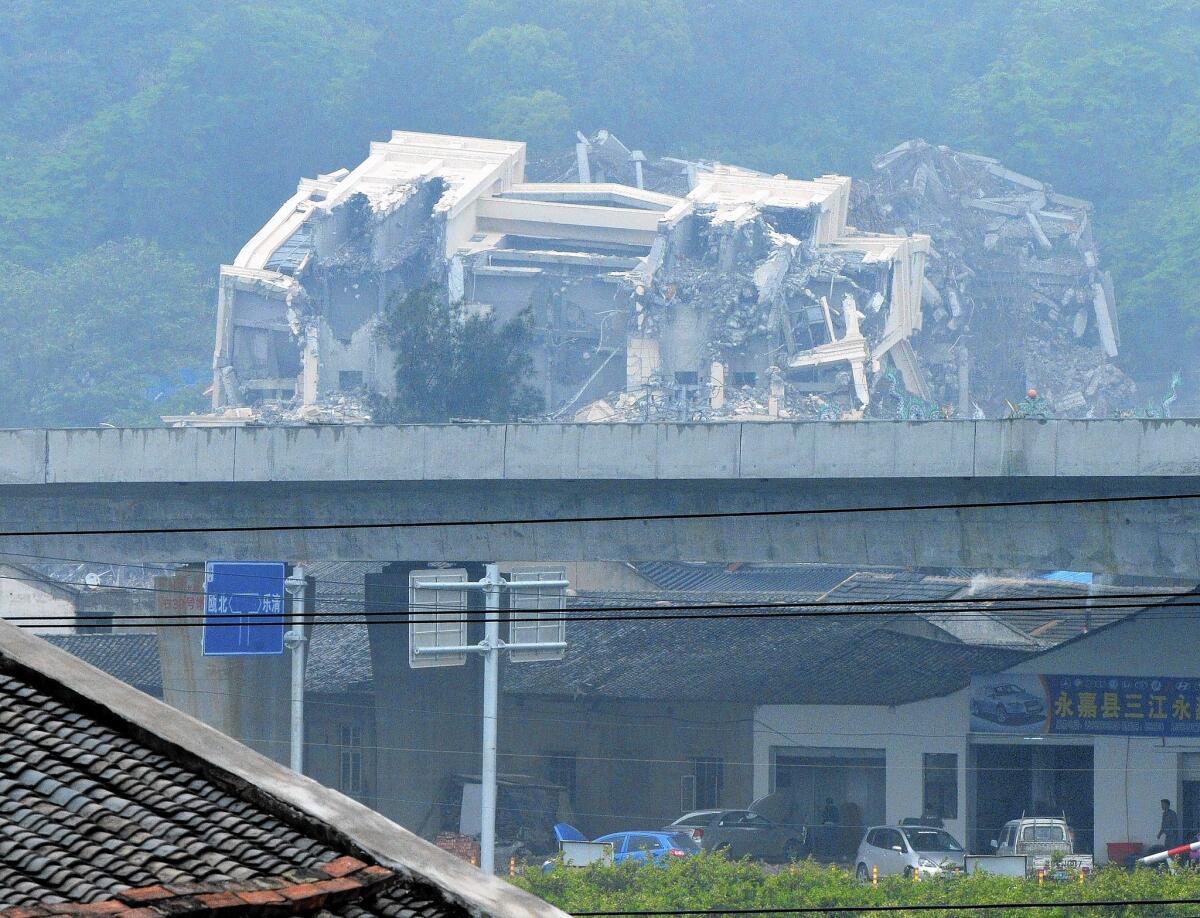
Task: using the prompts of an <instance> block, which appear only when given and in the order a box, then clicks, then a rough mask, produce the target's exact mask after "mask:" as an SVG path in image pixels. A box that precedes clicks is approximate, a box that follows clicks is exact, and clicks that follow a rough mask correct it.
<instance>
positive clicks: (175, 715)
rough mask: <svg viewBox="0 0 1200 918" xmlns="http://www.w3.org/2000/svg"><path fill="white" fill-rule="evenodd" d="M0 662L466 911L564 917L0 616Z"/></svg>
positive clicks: (235, 790)
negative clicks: (432, 891)
mask: <svg viewBox="0 0 1200 918" xmlns="http://www.w3.org/2000/svg"><path fill="white" fill-rule="evenodd" d="M0 664H2V665H3V666H4V667H6V668H10V669H12V670H16V671H18V672H20V673H21V674H22V676H23V677H25V678H28V679H30V680H31V681H34V682H37V683H38V684H40V685H41V686H42V687H43V688H44V689H45V690H46V691H47V692H49V693H52V694H56V695H58V696H60V697H63V696H70V700H71V702H72V704H73V705H77V706H80V707H86V708H89V709H92V710H93V711H95V712H96V713H97V714H98V715H99V716H100V717H101V718H102V719H103V720H105V721H107V722H109V723H111V724H114V725H119V728H120V729H122V730H124V731H126V732H129V733H131V734H133V735H135V736H136V737H137V738H138V741H139V742H142V743H144V744H145V745H146V746H148V747H151V748H154V749H156V750H157V751H159V752H160V753H162V754H164V755H167V756H168V757H170V758H172V759H174V760H176V761H179V762H180V763H181V764H184V765H185V766H187V767H190V768H193V769H196V770H198V771H200V772H202V773H203V774H205V775H207V776H208V777H209V778H210V779H212V780H215V781H219V782H220V783H223V784H225V785H227V786H228V787H229V788H230V789H231V790H233V791H234V792H235V793H237V794H239V795H240V796H243V797H246V798H248V799H252V800H254V802H255V803H257V804H258V805H260V806H262V807H263V808H264V809H267V810H269V811H271V812H273V813H275V815H277V816H279V817H280V818H282V819H284V820H285V821H287V822H290V823H292V824H300V825H302V826H303V827H304V828H305V829H306V830H307V831H309V832H311V833H313V834H314V835H316V836H318V837H321V838H322V839H327V840H329V841H332V842H333V843H334V844H336V845H337V846H338V847H341V848H343V849H347V850H349V851H351V852H352V853H354V854H365V855H366V856H368V857H370V858H372V859H374V860H376V861H377V862H379V863H381V864H384V865H386V866H388V867H391V868H392V869H394V870H396V871H397V872H398V873H400V874H401V875H402V876H404V877H405V878H407V879H410V880H412V881H414V882H417V883H420V884H423V885H427V886H431V887H434V888H436V889H437V890H438V891H439V892H440V893H441V894H442V895H443V896H444V897H445V898H446V899H447V900H448V901H452V902H455V903H457V904H460V905H462V906H463V907H464V908H466V909H467V910H468V911H469V912H471V913H472V914H475V915H479V916H484V915H488V916H490V915H497V916H499V915H504V916H508V915H513V916H524V918H535V916H546V918H566V915H565V913H564V912H562V911H560V910H559V909H557V908H554V907H553V906H551V905H549V904H547V903H545V902H543V901H542V900H541V899H538V898H537V897H536V896H533V895H531V894H529V893H526V892H524V891H523V890H520V889H517V888H516V887H515V886H512V885H511V884H509V883H506V882H505V881H503V880H501V879H499V878H497V877H489V876H486V875H485V874H482V873H480V871H478V870H477V869H475V868H474V867H472V866H471V865H469V864H467V863H466V862H465V861H462V860H459V859H458V858H456V857H454V856H453V855H450V854H447V853H446V852H443V851H440V850H438V849H436V848H434V847H433V846H432V845H430V844H429V843H428V842H425V841H423V840H422V839H420V838H418V837H417V836H415V835H413V834H412V833H410V832H408V830H406V829H403V828H401V827H400V826H398V825H396V824H395V823H393V822H391V821H390V820H388V819H386V818H385V817H384V816H382V815H380V814H379V813H376V812H375V811H374V810H371V809H368V808H367V807H366V806H364V805H362V804H361V803H358V802H357V801H354V800H351V799H350V798H349V797H346V796H344V795H342V794H340V793H338V792H337V791H333V790H331V789H329V788H326V787H324V786H323V785H321V784H319V783H317V782H316V781H313V780H312V779H311V778H306V777H304V776H303V775H297V774H296V773H295V772H293V771H291V770H290V769H288V768H285V767H284V766H282V765H280V764H279V763H277V762H275V761H273V760H271V759H269V758H267V757H266V756H264V755H261V754H260V753H258V752H255V751H254V750H252V749H249V748H248V747H246V746H244V745H242V744H241V743H239V742H237V741H236V740H234V739H232V738H230V737H228V736H226V735H225V734H223V733H221V732H220V731H218V730H215V729H214V728H212V727H210V726H208V725H207V724H204V723H202V722H200V721H198V720H196V719H195V718H192V717H189V716H188V715H186V714H184V713H182V712H181V711H178V710H176V709H175V708H172V707H171V706H170V705H167V704H165V703H163V702H161V701H159V700H157V699H155V698H152V697H151V696H150V695H147V694H146V693H144V692H141V691H139V690H138V689H136V688H134V687H133V686H130V685H127V684H125V683H123V682H121V681H120V680H119V679H117V678H115V677H113V676H110V675H108V674H107V673H105V672H104V671H102V670H100V669H97V668H96V667H94V666H91V665H90V664H88V663H85V662H84V661H83V660H81V659H79V658H78V657H75V656H73V655H72V654H71V653H69V652H68V651H66V650H62V649H60V648H58V647H55V646H53V645H52V644H50V643H49V642H47V641H44V640H41V639H40V638H37V637H34V636H32V635H28V634H25V633H24V632H23V631H22V630H21V629H20V628H18V627H17V626H15V625H12V624H10V623H8V622H3V621H0Z"/></svg>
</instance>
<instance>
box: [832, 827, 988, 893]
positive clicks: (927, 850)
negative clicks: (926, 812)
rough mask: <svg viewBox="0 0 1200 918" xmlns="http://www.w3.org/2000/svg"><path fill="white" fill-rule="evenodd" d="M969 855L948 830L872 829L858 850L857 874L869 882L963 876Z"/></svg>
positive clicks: (925, 828) (918, 828)
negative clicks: (874, 876)
mask: <svg viewBox="0 0 1200 918" xmlns="http://www.w3.org/2000/svg"><path fill="white" fill-rule="evenodd" d="M966 854H967V852H966V851H965V850H964V849H963V846H962V845H960V844H959V843H958V841H957V840H956V839H955V838H954V836H953V835H951V834H950V833H949V832H947V831H946V830H945V829H935V828H931V827H928V826H873V827H872V828H870V829H867V834H866V835H864V836H863V840H862V844H860V845H859V846H858V855H857V857H856V859H855V862H856V864H857V866H856V867H855V870H854V873H855V875H856V876H857V877H858V878H859V879H860V880H863V881H864V882H865V881H868V880H870V879H871V876H872V874H873V873H874V872H875V871H876V870H878V872H879V876H881V877H891V876H906V877H911V876H913V875H914V874H920V875H921V876H927V877H932V876H941V875H943V874H952V873H961V872H962V870H963V866H964V862H965V860H966Z"/></svg>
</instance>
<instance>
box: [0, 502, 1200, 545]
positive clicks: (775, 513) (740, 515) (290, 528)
mask: <svg viewBox="0 0 1200 918" xmlns="http://www.w3.org/2000/svg"><path fill="white" fill-rule="evenodd" d="M1197 498H1200V494H1156V495H1145V496H1132V495H1117V496H1112V495H1105V496H1102V497H1047V498H1034V499H1028V500H1002V501H960V502H957V503H946V504H903V505H897V506H893V507H880V506H868V507H806V508H803V509H789V510H708V511H697V512H676V513H634V514H617V515H612V516H559V517H500V518H496V519H450V520H389V521H381V522H370V523H367V522H347V523H271V524H261V523H260V524H257V525H253V526H171V527H161V526H155V527H132V528H131V527H126V528H122V529H107V528H97V529H10V530H0V538H38V537H45V538H53V537H64V536H99V535H102V536H123V535H187V534H194V533H212V532H321V531H329V530H342V529H360V530H378V529H430V528H462V527H469V526H535V525H553V524H565V523H572V524H575V523H587V524H592V523H639V522H669V521H672V520H711V519H744V518H756V519H761V518H770V517H801V516H830V515H842V514H854V513H913V512H920V511H934V510H1000V509H1009V508H1016V507H1058V506H1066V505H1076V506H1087V505H1094V504H1127V503H1143V502H1147V501H1168V500H1196V499H1197Z"/></svg>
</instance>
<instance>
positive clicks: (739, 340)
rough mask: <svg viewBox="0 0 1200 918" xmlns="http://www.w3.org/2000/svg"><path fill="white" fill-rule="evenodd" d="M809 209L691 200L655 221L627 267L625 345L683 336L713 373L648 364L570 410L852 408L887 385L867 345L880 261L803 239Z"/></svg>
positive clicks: (701, 415) (822, 415)
mask: <svg viewBox="0 0 1200 918" xmlns="http://www.w3.org/2000/svg"><path fill="white" fill-rule="evenodd" d="M700 174H701V176H702V177H703V174H704V173H703V171H701V173H700ZM813 219H815V209H814V210H813V212H806V211H805V210H802V209H773V208H768V207H754V206H745V205H742V206H738V207H736V208H729V207H725V206H721V205H714V204H698V205H697V206H696V207H695V209H694V212H693V214H692V215H691V217H690V218H689V219H688V220H686V221H684V222H683V223H682V224H681V225H680V226H678V227H676V228H672V229H671V230H667V231H665V232H664V233H663V234H662V236H661V239H660V242H661V244H656V247H655V250H654V251H653V252H652V253H651V256H650V257H649V258H647V259H646V262H645V263H644V264H643V265H642V266H641V267H640V268H639V269H638V270H635V271H633V272H630V274H629V277H628V281H629V284H630V286H631V287H632V288H633V316H632V318H631V324H632V325H633V326H634V327H635V328H636V331H633V332H631V334H632V335H633V336H634V338H633V339H632V340H631V344H630V347H631V349H632V350H635V351H636V350H638V345H639V342H644V341H645V340H651V341H655V342H672V346H673V347H674V348H676V349H678V348H679V344H680V342H681V341H682V342H684V344H683V350H685V351H686V350H687V347H688V346H689V344H688V342H689V339H692V340H691V341H690V346H691V347H692V349H694V351H695V356H694V359H693V361H692V365H699V366H704V367H708V366H711V367H712V368H713V370H712V373H711V375H709V376H708V377H707V378H703V377H701V378H697V379H695V380H691V379H684V380H682V381H681V380H680V379H678V378H675V379H672V378H670V377H669V376H668V375H666V374H662V373H659V372H656V369H657V367H653V368H651V370H650V371H649V372H646V373H645V378H644V379H643V380H642V384H641V385H640V386H630V385H628V383H627V386H626V388H625V389H624V390H623V391H618V392H613V393H611V394H609V395H608V396H606V397H604V398H603V399H601V400H599V401H597V402H594V403H592V404H590V405H588V406H586V407H584V408H583V409H581V410H580V411H578V412H577V413H576V415H575V418H576V420H579V421H623V420H628V421H635V420H665V419H674V420H681V419H682V420H702V421H703V420H774V419H789V418H790V419H825V420H837V419H857V418H861V417H863V415H864V410H865V406H866V405H868V404H869V403H870V402H871V400H872V397H873V392H874V390H876V389H878V388H879V387H880V386H882V387H883V388H884V389H885V390H887V389H888V388H890V383H889V380H890V379H891V378H892V374H893V373H894V371H893V370H891V368H890V365H889V358H888V356H887V354H886V350H884V351H883V352H882V354H883V356H882V359H880V357H878V356H877V357H875V358H871V357H870V356H869V355H870V354H871V353H873V352H876V351H878V349H879V348H880V347H881V345H882V342H883V339H884V337H885V332H886V331H887V329H888V328H889V325H888V310H887V309H886V308H885V305H886V304H888V303H889V292H890V284H891V271H890V268H891V262H890V260H882V259H872V258H871V257H870V256H869V255H868V254H865V253H864V252H862V251H857V250H853V249H850V248H847V247H845V244H846V240H845V239H842V240H840V242H841V243H842V245H840V246H839V245H833V244H818V243H816V242H814V241H813V240H812V232H811V230H812V220H813ZM856 340H857V341H860V347H861V350H862V354H861V357H862V359H861V360H859V361H857V362H854V361H842V360H837V359H825V358H824V352H823V349H828V348H836V347H838V346H840V345H843V344H845V343H846V342H853V341H856ZM764 341H765V342H767V347H768V349H769V350H770V352H771V353H772V354H773V355H774V363H773V365H771V366H769V367H767V368H766V371H765V372H762V373H756V372H746V371H745V370H744V369H743V370H742V371H741V372H739V366H741V367H747V366H750V365H749V364H748V363H747V362H746V359H745V356H746V353H747V352H748V351H750V350H752V348H750V347H749V345H750V344H751V343H752V342H755V343H758V344H761V343H762V342H764ZM848 346H849V345H848ZM760 349H761V348H760ZM655 353H657V345H656V346H655ZM816 355H820V359H818V357H817V356H816ZM818 370H820V371H821V372H820V373H818V372H817V371H818ZM884 394H885V395H886V391H885V393H884ZM885 400H886V399H885ZM881 410H887V409H886V408H883V409H881Z"/></svg>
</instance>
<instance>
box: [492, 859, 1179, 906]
mask: <svg viewBox="0 0 1200 918" xmlns="http://www.w3.org/2000/svg"><path fill="white" fill-rule="evenodd" d="M514 882H515V883H516V884H517V885H519V886H521V887H522V888H524V889H527V890H529V891H530V892H532V893H534V894H536V895H538V896H541V897H542V898H543V899H546V900H547V901H549V902H552V903H553V904H555V905H557V906H559V907H560V908H562V909H564V910H565V911H567V912H582V911H621V910H629V911H637V910H642V909H652V910H653V909H716V908H721V907H730V908H788V907H796V906H849V905H862V906H864V907H866V908H868V909H869V907H870V906H873V905H915V904H934V903H957V902H964V903H989V902H995V903H1006V902H1055V901H1060V902H1072V903H1076V902H1078V903H1081V904H1082V903H1086V902H1088V901H1098V900H1099V901H1104V900H1108V901H1112V900H1124V901H1129V900H1145V899H1154V900H1162V899H1192V900H1195V901H1197V902H1200V871H1190V870H1180V871H1178V872H1176V873H1175V874H1174V875H1170V874H1167V873H1164V872H1160V871H1156V870H1148V869H1142V870H1138V871H1136V872H1133V873H1129V872H1126V871H1123V870H1118V869H1115V868H1112V869H1104V870H1099V871H1097V872H1095V873H1094V874H1092V875H1091V876H1089V877H1088V879H1087V880H1086V882H1083V883H1080V882H1078V881H1076V880H1072V881H1064V882H1053V881H1050V880H1047V881H1046V882H1045V884H1044V885H1039V883H1038V882H1037V881H1036V880H1019V879H1013V878H1008V877H985V876H973V877H958V878H954V879H948V880H924V881H921V882H914V881H912V880H905V879H903V878H900V877H895V878H889V879H887V880H880V882H879V885H878V887H876V888H873V887H871V886H870V885H869V884H862V883H859V882H857V881H856V880H855V879H854V877H853V876H851V875H850V874H849V873H848V872H847V871H846V870H843V869H841V868H838V867H823V866H820V865H818V864H815V863H813V862H811V861H808V862H802V863H799V864H796V865H794V866H792V867H785V868H782V869H773V868H764V867H762V866H761V865H759V864H754V863H750V862H748V861H733V862H731V861H728V860H726V859H725V858H723V857H722V856H720V855H702V856H700V857H694V858H686V859H683V860H679V861H675V862H673V863H671V864H670V865H668V866H666V867H663V868H649V867H638V866H633V865H620V866H613V867H587V868H572V867H563V866H561V865H559V866H556V867H555V868H554V869H553V870H551V871H549V872H541V871H539V870H538V869H537V868H532V867H531V868H529V869H528V870H526V871H525V872H524V873H522V874H521V875H520V876H518V877H516V878H514ZM863 914H869V911H866V912H863ZM930 914H934V915H951V914H955V912H953V911H948V912H932V913H930ZM962 914H975V915H986V916H990V918H999V916H1006V918H1007V916H1018V915H1024V916H1027V918H1028V916H1034V915H1036V916H1038V918H1066V916H1071V918H1076V916H1097V915H1123V916H1150V915H1153V916H1166V915H1200V906H1198V905H1181V906H1151V907H1144V908H1112V907H1092V908H1085V907H1081V905H1071V906H1070V907H1066V906H1064V907H1061V908H1044V909H1037V910H1036V911H1034V910H1029V909H1025V910H1021V909H1006V908H997V909H994V910H993V909H987V910H986V911H982V912H980V911H976V912H964V913H962Z"/></svg>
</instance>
